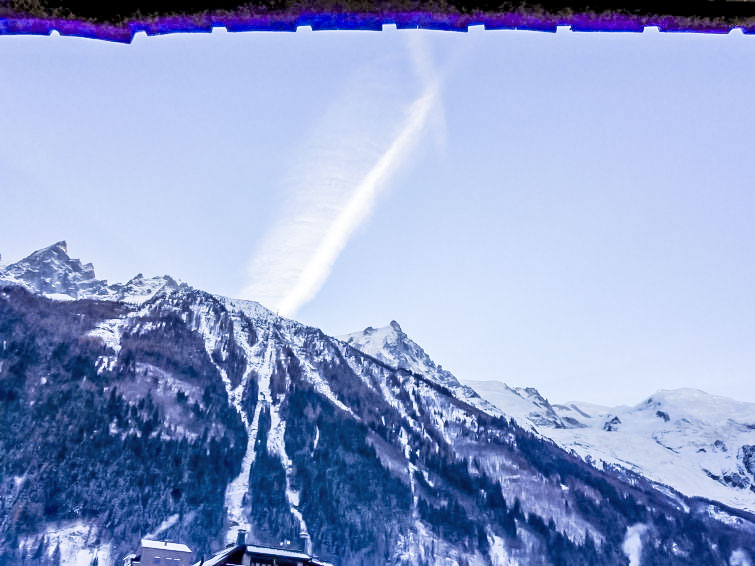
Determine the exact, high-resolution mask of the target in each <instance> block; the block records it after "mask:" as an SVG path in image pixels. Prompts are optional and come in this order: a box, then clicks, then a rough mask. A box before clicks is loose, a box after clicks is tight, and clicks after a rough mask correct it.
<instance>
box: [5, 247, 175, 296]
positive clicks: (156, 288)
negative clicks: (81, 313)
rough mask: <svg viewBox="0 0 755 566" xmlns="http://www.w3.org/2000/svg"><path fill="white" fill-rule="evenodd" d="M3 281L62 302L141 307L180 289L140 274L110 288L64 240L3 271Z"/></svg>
mask: <svg viewBox="0 0 755 566" xmlns="http://www.w3.org/2000/svg"><path fill="white" fill-rule="evenodd" d="M0 280H1V281H4V282H6V283H12V284H17V285H21V286H23V287H25V288H26V289H28V290H29V291H31V292H32V293H36V294H40V295H45V296H47V297H48V298H52V299H59V300H71V299H98V300H120V301H126V302H137V303H141V302H144V301H145V300H148V299H149V298H151V297H152V296H154V295H155V294H156V293H158V292H160V291H161V290H163V289H164V290H166V291H167V292H170V291H172V290H175V289H176V288H177V287H178V284H177V283H176V281H174V280H173V279H172V278H171V277H168V276H167V275H166V276H163V277H153V278H150V279H145V278H144V276H143V275H142V274H141V273H140V274H139V275H137V276H136V277H134V278H133V279H132V280H131V281H129V282H128V283H125V284H121V283H116V284H113V285H108V282H107V281H105V280H104V279H97V277H96V276H95V273H94V266H93V265H92V264H91V263H82V262H81V260H79V259H73V258H71V257H70V256H69V255H68V244H67V242H66V241H65V240H61V241H59V242H55V243H54V244H52V245H51V246H47V247H46V248H42V249H39V250H37V251H35V252H33V253H31V254H29V255H28V256H27V257H25V258H24V259H22V260H20V261H17V262H16V263H13V264H11V265H8V266H5V267H3V268H0Z"/></svg>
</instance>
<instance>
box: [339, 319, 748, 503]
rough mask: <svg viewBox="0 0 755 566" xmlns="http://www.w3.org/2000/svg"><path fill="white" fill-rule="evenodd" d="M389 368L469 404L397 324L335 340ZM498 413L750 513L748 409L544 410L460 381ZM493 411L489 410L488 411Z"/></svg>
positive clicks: (683, 393) (680, 398)
mask: <svg viewBox="0 0 755 566" xmlns="http://www.w3.org/2000/svg"><path fill="white" fill-rule="evenodd" d="M340 339H341V340H343V341H344V342H346V343H347V344H349V345H351V346H352V347H354V348H356V349H359V350H361V351H362V352H364V353H366V354H368V355H370V356H373V357H375V358H377V359H378V360H380V361H382V362H384V363H386V364H388V365H391V366H393V367H398V368H404V369H407V370H409V371H413V372H417V373H420V374H423V375H425V376H429V377H432V378H433V379H434V380H435V381H436V382H437V383H439V384H441V385H444V386H446V387H448V388H450V389H452V390H454V391H455V392H456V393H457V394H458V396H460V397H466V398H467V399H471V400H472V403H473V404H474V405H475V406H477V407H478V408H480V409H482V410H486V411H488V412H492V411H491V409H490V407H486V406H485V405H484V404H482V403H480V402H478V401H475V397H476V395H474V394H469V392H465V390H464V389H465V388H464V386H463V385H461V384H460V383H459V382H458V381H457V379H456V378H455V377H454V376H453V375H452V374H451V373H450V372H448V371H446V370H444V369H443V368H442V366H440V365H437V364H436V363H435V362H434V361H433V360H432V359H431V358H430V356H429V355H428V354H427V353H426V352H425V351H424V350H423V349H422V348H421V347H420V346H418V345H417V344H416V343H415V342H414V341H412V340H411V339H410V338H409V337H408V336H407V335H406V333H405V332H404V331H403V330H402V329H401V327H400V326H399V324H398V323H397V322H396V321H392V322H391V323H390V324H389V325H388V326H386V327H383V328H371V327H370V328H366V329H365V330H363V331H362V332H355V333H351V334H347V335H345V336H341V337H340ZM465 383H466V385H467V386H470V387H471V388H472V389H473V390H474V391H476V392H477V393H478V394H479V395H480V397H482V398H483V399H485V400H487V401H489V402H490V403H491V404H492V405H494V406H495V407H496V408H497V409H498V410H499V412H497V413H496V414H499V415H505V416H508V417H511V418H513V419H514V420H516V422H517V423H518V424H519V425H520V426H522V427H524V428H527V429H530V430H532V431H534V432H536V433H538V434H540V435H543V436H546V437H548V438H550V439H552V440H554V441H555V442H557V443H558V444H559V445H560V446H562V447H563V448H564V449H566V450H569V451H573V452H575V453H576V454H578V455H579V456H580V457H582V458H583V459H585V460H587V461H589V462H593V463H595V464H596V465H598V466H600V465H602V463H604V462H605V463H608V464H616V465H619V466H622V467H625V468H627V469H629V470H632V471H634V472H636V473H638V474H641V475H644V476H645V477H647V478H649V479H651V480H653V481H655V482H659V483H662V484H665V485H668V486H670V487H673V488H674V489H676V490H678V491H680V492H681V493H684V494H686V495H689V496H699V497H705V498H708V499H713V500H717V501H720V502H722V503H725V504H727V505H730V506H732V507H736V508H739V509H744V510H748V511H753V512H755V404H753V403H743V402H737V401H733V400H731V399H726V398H724V397H716V396H713V395H708V394H706V393H704V392H702V391H696V390H691V389H681V390H676V391H659V392H658V393H656V394H655V395H653V396H652V397H650V398H648V399H647V400H646V401H645V402H643V403H640V404H639V405H637V406H635V407H613V408H609V407H601V406H597V405H591V404H587V403H568V404H565V405H551V403H549V402H548V400H547V399H545V398H544V397H543V396H542V395H541V394H540V393H539V392H538V391H537V389H534V388H532V387H527V388H523V387H516V388H515V387H510V386H508V385H506V384H505V383H502V382H499V381H474V382H472V381H469V382H465ZM493 411H494V410H493Z"/></svg>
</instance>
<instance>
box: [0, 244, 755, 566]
mask: <svg viewBox="0 0 755 566" xmlns="http://www.w3.org/2000/svg"><path fill="white" fill-rule="evenodd" d="M0 280H1V281H0V402H1V403H2V405H1V406H2V411H1V412H0V453H2V454H3V458H2V460H0V490H2V494H3V497H2V499H0V538H1V540H2V542H0V564H7V565H16V564H32V563H33V564H46V563H48V564H49V563H60V564H90V563H91V561H92V560H94V559H95V557H96V560H97V561H98V564H99V565H103V566H104V565H105V564H114V563H115V562H116V561H117V559H119V558H120V557H121V556H122V555H123V554H125V552H126V551H127V550H130V549H131V548H133V547H135V545H136V544H137V543H138V539H139V537H140V536H144V535H146V534H152V535H154V536H161V537H165V538H172V539H178V540H181V541H182V542H186V543H187V544H189V545H190V546H192V548H194V549H195V550H196V551H197V553H198V556H202V555H204V556H207V555H208V554H209V553H210V552H211V551H213V550H217V549H219V548H221V547H222V546H223V545H224V544H225V542H226V540H227V539H228V538H229V537H233V535H234V532H235V529H237V528H239V527H241V528H245V529H247V530H248V531H249V532H250V538H251V539H253V540H255V541H256V542H259V543H271V544H284V545H285V544H287V543H288V544H290V545H291V546H296V545H298V544H299V542H298V541H299V540H300V537H301V535H302V534H305V535H306V536H308V537H309V538H310V539H311V541H312V545H313V550H314V552H315V553H317V554H319V555H321V556H323V557H326V558H330V559H331V560H333V561H335V562H336V563H338V564H339V565H343V566H347V565H349V566H350V565H354V566H356V565H366V566H370V565H375V566H377V565H387V564H391V565H402V564H405V565H423V564H426V565H431V564H432V565H434V564H449V565H451V564H457V565H469V566H471V565H495V566H500V565H504V564H510V565H515V564H522V565H524V564H527V565H531V564H543V565H545V564H554V565H555V564H575V565H576V564H580V565H584V564H601V565H612V564H616V565H619V564H622V565H624V564H627V563H628V558H627V548H628V546H627V545H629V546H631V547H632V548H633V549H634V550H633V552H634V551H635V550H636V551H637V552H639V553H640V555H641V557H642V560H643V562H642V563H643V564H671V565H674V564H689V565H692V564H695V565H707V564H710V565H714V564H715V565H717V564H727V563H728V562H729V560H730V559H731V558H732V556H735V555H736V556H740V555H741V556H746V555H747V553H753V552H754V551H755V548H754V546H755V544H753V542H752V541H753V540H754V539H755V522H754V520H753V517H752V516H751V515H749V514H747V513H745V512H742V511H738V510H735V509H729V508H726V507H724V506H722V505H720V504H718V503H715V502H709V501H704V500H699V499H691V498H687V497H684V496H682V495H680V494H678V493H676V492H674V491H673V490H668V489H666V490H663V491H662V490H659V489H657V487H656V486H655V485H654V484H652V483H651V482H649V481H648V480H646V479H645V478H644V477H642V476H641V475H638V474H634V473H631V472H630V471H628V470H625V469H620V468H612V467H605V468H604V469H600V470H599V469H596V468H595V467H593V466H591V465H589V464H587V463H585V462H584V461H583V460H582V459H580V458H579V457H577V456H576V455H572V454H570V453H567V452H565V451H564V450H562V449H561V448H559V447H558V446H557V445H556V444H554V443H553V442H551V441H549V440H548V439H546V438H543V436H542V435H541V434H538V433H537V432H533V431H527V430H525V429H523V428H521V427H520V426H519V425H518V424H517V423H516V422H514V421H513V420H512V419H511V418H510V416H509V415H507V414H506V413H505V412H503V411H501V410H499V409H496V408H495V407H494V406H492V405H491V404H489V403H487V402H486V401H484V400H483V399H481V398H480V397H479V396H477V395H476V394H475V393H474V391H472V390H471V389H470V388H468V387H466V386H463V385H461V384H459V383H458V382H457V381H456V379H455V378H454V377H453V376H452V375H451V374H449V373H448V372H446V371H445V370H443V369H442V368H440V367H439V366H436V364H435V363H434V362H432V360H430V358H429V356H427V355H426V354H425V353H424V351H422V349H421V348H419V346H417V345H416V344H414V343H413V342H411V341H410V340H409V339H408V337H407V336H406V335H405V334H404V333H403V331H401V330H400V327H399V326H398V324H392V325H390V326H389V327H388V328H387V329H379V330H373V331H371V332H367V334H370V335H372V336H373V337H374V336H375V335H378V334H379V335H380V336H381V337H382V338H385V339H386V340H387V341H386V340H383V341H382V343H383V344H384V345H386V346H387V347H386V348H382V349H381V348H373V346H374V344H372V345H370V343H368V342H369V341H368V340H364V339H362V338H363V336H362V337H360V335H361V334H363V333H357V334H356V335H351V336H349V337H345V338H344V339H343V340H342V339H336V338H333V337H329V336H327V335H325V334H323V333H322V332H321V331H319V330H318V329H316V328H311V327H307V326H304V325H301V324H299V323H297V322H295V321H292V320H288V319H284V318H280V317H277V316H276V315H274V314H273V313H271V312H270V311H268V310H267V309H265V308H264V307H262V306H260V305H259V304H257V303H253V302H246V301H236V300H232V299H227V298H224V297H218V296H214V295H212V294H209V293H206V292H203V291H200V290H197V289H193V288H191V287H190V286H188V285H185V284H178V283H176V282H175V281H173V280H172V279H170V278H167V277H166V278H157V279H155V280H147V281H151V282H152V283H150V284H149V285H146V284H144V281H145V280H144V279H143V278H141V280H140V281H136V282H134V281H133V280H132V282H130V283H132V284H131V285H129V284H126V285H108V284H107V283H106V282H104V281H98V280H96V279H94V273H93V269H91V268H89V267H86V266H83V265H81V264H80V262H77V260H72V259H70V258H69V257H68V256H67V253H66V250H65V247H64V246H61V245H60V244H56V245H55V246H52V247H51V248H47V249H46V250H41V251H40V252H36V255H35V254H32V256H30V257H29V258H26V259H25V260H23V261H22V262H19V263H17V264H14V265H12V266H9V267H7V268H5V269H4V270H3V271H2V272H0ZM134 289H136V291H135V290H134ZM64 299H65V300H64ZM368 330H369V329H368ZM637 549H639V550H637ZM737 553H738V554H737Z"/></svg>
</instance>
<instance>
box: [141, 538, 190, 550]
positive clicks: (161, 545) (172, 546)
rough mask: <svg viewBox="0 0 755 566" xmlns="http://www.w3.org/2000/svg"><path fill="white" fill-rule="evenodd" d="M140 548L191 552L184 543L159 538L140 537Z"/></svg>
mask: <svg viewBox="0 0 755 566" xmlns="http://www.w3.org/2000/svg"><path fill="white" fill-rule="evenodd" d="M142 548H158V549H163V550H175V551H177V552H191V549H190V548H189V547H188V546H186V545H185V544H180V543H177V542H167V541H160V540H149V539H146V538H143V539H142Z"/></svg>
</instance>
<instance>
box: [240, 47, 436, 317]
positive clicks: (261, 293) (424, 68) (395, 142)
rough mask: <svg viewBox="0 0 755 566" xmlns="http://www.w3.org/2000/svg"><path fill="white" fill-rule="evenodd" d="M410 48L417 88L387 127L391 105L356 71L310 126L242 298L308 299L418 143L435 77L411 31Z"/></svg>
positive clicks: (293, 305)
mask: <svg viewBox="0 0 755 566" xmlns="http://www.w3.org/2000/svg"><path fill="white" fill-rule="evenodd" d="M409 47H410V53H411V55H412V60H413V62H414V64H415V68H416V71H417V73H418V74H419V76H420V78H422V79H423V83H424V85H423V89H422V92H421V93H420V95H419V96H418V97H416V98H415V99H414V101H413V102H412V103H411V104H409V105H408V107H407V108H406V110H405V112H404V115H403V116H402V117H401V119H400V122H399V124H398V127H395V126H394V127H392V128H391V127H390V125H391V124H395V123H396V119H395V118H394V119H393V120H391V119H390V118H389V117H386V116H385V111H386V106H388V107H389V109H390V103H389V104H386V101H385V100H381V97H382V95H384V94H385V93H384V92H383V91H382V90H381V87H380V86H379V85H378V84H377V83H376V82H375V80H374V78H373V75H372V74H369V75H368V77H369V78H371V79H372V80H371V81H369V80H368V81H365V80H364V79H365V77H358V79H359V80H357V81H355V83H354V85H355V86H354V87H352V88H351V89H349V90H348V92H347V95H346V96H345V97H344V98H343V99H341V100H339V101H337V103H336V104H335V105H334V106H333V107H332V108H331V111H330V112H329V113H328V115H326V116H325V119H324V120H322V121H321V123H320V124H319V126H318V128H316V129H315V132H316V134H317V135H318V136H319V137H318V139H317V141H316V142H314V143H311V144H310V147H308V148H307V151H305V152H304V153H305V154H306V157H305V158H304V159H303V160H302V163H301V164H300V168H299V169H300V170H301V173H300V174H299V175H293V176H292V177H291V178H289V179H288V182H289V184H290V190H291V193H290V198H289V199H288V201H287V203H286V207H285V208H286V210H285V211H284V213H283V215H282V216H281V218H280V219H279V220H278V221H277V222H276V223H275V224H274V225H273V226H272V228H271V229H270V231H269V232H268V233H267V235H266V237H265V238H264V239H263V241H262V244H261V246H260V247H259V248H258V250H257V252H256V254H255V255H254V257H253V258H252V260H251V262H250V264H249V284H248V285H247V286H246V288H245V289H244V290H243V291H242V296H243V297H245V298H248V299H253V300H257V301H259V302H261V303H262V304H264V305H266V306H268V307H269V308H272V309H275V310H277V311H278V312H279V313H280V314H281V315H284V316H293V315H294V314H295V313H296V312H297V311H298V310H299V309H300V308H301V307H302V306H303V305H304V304H306V303H307V302H308V301H310V300H311V299H312V298H314V297H315V296H316V294H317V293H318V291H319V290H320V289H321V288H322V286H323V285H324V284H325V282H326V281H327V279H328V276H329V275H330V273H331V271H332V269H333V266H334V265H335V263H336V261H337V259H338V257H339V256H340V254H341V252H342V251H343V250H344V248H345V247H346V245H347V244H348V242H349V239H350V238H351V236H352V235H353V234H354V232H355V231H356V230H357V229H358V228H359V227H360V226H361V225H362V224H363V223H364V222H365V221H366V220H367V219H368V218H369V215H370V213H371V212H372V210H373V208H374V207H375V204H376V202H377V199H378V196H379V194H380V193H381V192H382V191H383V190H385V188H387V187H388V186H389V182H390V179H391V177H392V175H393V174H394V173H395V172H396V171H397V170H398V168H399V167H400V166H401V165H402V164H403V163H404V162H405V160H406V158H407V157H409V156H410V155H411V154H412V152H413V150H414V149H415V148H416V147H417V145H418V142H419V141H420V139H421V135H422V133H423V131H424V129H425V126H426V125H427V123H428V120H429V119H430V117H431V116H432V115H433V114H434V112H433V111H434V110H436V109H438V107H439V88H440V78H439V76H437V75H435V74H434V73H433V70H432V65H431V62H430V60H429V54H428V52H427V50H426V49H425V46H424V44H423V43H422V40H421V38H420V37H418V36H416V35H415V36H413V37H411V38H410V42H409ZM371 73H374V70H371ZM394 100H395V98H394ZM394 104H395V102H394ZM436 114H437V113H436ZM344 124H346V125H344ZM386 124H388V126H387V125H386ZM440 124H441V125H442V122H441V123H440ZM326 132H327V133H326ZM295 169H296V168H295Z"/></svg>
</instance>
